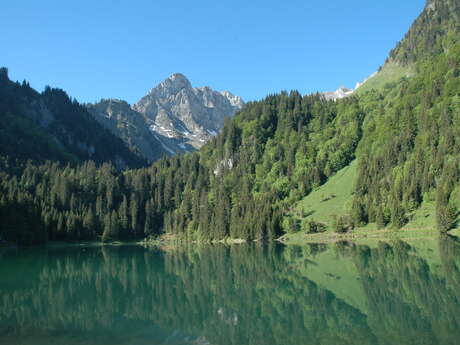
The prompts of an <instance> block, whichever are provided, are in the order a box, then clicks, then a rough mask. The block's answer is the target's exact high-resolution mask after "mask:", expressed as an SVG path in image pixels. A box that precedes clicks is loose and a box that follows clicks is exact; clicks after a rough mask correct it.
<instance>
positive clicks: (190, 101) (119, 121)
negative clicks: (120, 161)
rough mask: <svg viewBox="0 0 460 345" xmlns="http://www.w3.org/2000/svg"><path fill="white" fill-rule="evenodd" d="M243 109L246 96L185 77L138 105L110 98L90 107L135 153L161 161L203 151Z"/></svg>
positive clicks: (161, 87) (175, 77)
mask: <svg viewBox="0 0 460 345" xmlns="http://www.w3.org/2000/svg"><path fill="white" fill-rule="evenodd" d="M243 105H244V102H243V100H242V99H241V98H240V97H238V96H234V95H233V94H231V93H230V92H228V91H223V92H217V91H213V90H212V89H210V88H209V87H200V88H194V87H192V85H191V83H190V81H189V80H188V79H187V78H186V77H185V76H184V75H182V74H174V75H172V76H171V77H169V78H167V79H166V80H164V81H163V82H161V83H160V84H159V85H158V86H156V87H155V88H153V89H152V90H150V92H149V93H148V94H147V95H146V96H144V97H143V98H142V99H141V100H140V101H139V102H137V103H136V104H134V105H133V106H130V105H129V104H128V103H126V102H125V101H122V100H114V99H109V100H102V101H101V102H99V103H97V104H92V105H88V109H89V111H90V113H91V114H92V115H93V116H94V117H95V118H96V119H97V120H98V122H99V123H101V124H102V125H104V126H105V127H106V128H107V129H109V130H110V131H111V132H112V133H114V134H115V135H117V136H118V137H119V138H121V139H123V141H125V143H127V145H128V146H129V147H130V148H131V149H132V150H135V151H138V152H140V153H141V154H142V155H143V156H144V157H146V158H147V159H149V160H150V161H155V160H157V159H158V158H160V157H161V156H164V155H174V154H177V153H181V152H189V151H193V150H195V149H197V148H199V147H201V146H202V145H203V144H204V143H205V142H206V141H207V140H209V139H210V138H211V137H212V136H214V135H216V134H217V133H218V132H219V130H220V129H221V128H222V126H223V124H224V119H225V118H226V117H229V116H233V115H234V114H235V112H236V111H238V110H240V109H241V108H242V107H243Z"/></svg>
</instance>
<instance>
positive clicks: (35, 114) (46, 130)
mask: <svg viewBox="0 0 460 345" xmlns="http://www.w3.org/2000/svg"><path fill="white" fill-rule="evenodd" d="M0 131H1V135H0V155H2V156H8V157H10V158H12V159H22V160H27V159H32V160H35V161H36V162H44V161H45V160H57V161H60V162H67V163H69V162H72V163H77V162H82V161H86V160H93V161H95V162H97V163H103V162H112V163H113V164H114V165H116V166H117V167H118V168H120V169H125V168H135V167H140V166H143V165H145V163H146V162H145V160H144V159H143V158H142V157H141V156H139V155H138V154H136V153H134V152H131V151H129V150H128V148H127V147H126V146H125V144H124V143H123V142H122V141H121V140H120V139H119V138H117V137H115V136H114V135H113V134H112V133H110V132H109V131H108V130H106V129H105V128H104V127H102V126H101V125H100V124H99V123H97V122H96V121H95V120H94V119H93V118H92V117H91V116H90V115H89V114H88V112H87V110H86V108H85V107H83V106H81V105H80V104H78V103H77V102H76V101H75V100H71V99H70V97H69V96H68V95H67V94H66V93H65V92H64V91H62V90H59V89H53V88H50V87H47V88H46V90H45V91H44V92H42V93H38V92H37V91H35V90H34V89H32V88H31V87H30V86H29V84H28V83H26V82H23V83H22V84H19V83H14V82H12V81H11V80H10V79H9V78H8V70H7V69H6V68H1V69H0Z"/></svg>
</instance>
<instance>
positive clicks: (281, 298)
mask: <svg viewBox="0 0 460 345" xmlns="http://www.w3.org/2000/svg"><path fill="white" fill-rule="evenodd" d="M459 342H460V244H459V242H457V241H456V240H454V239H449V238H446V239H442V240H426V241H419V242H418V243H405V242H394V243H390V244H389V243H385V244H384V243H380V244H373V245H371V246H364V245H354V244H351V243H341V244H337V245H309V246H305V247H294V246H292V247H283V246H281V245H240V246H231V247H226V246H223V245H218V246H205V247H201V248H200V247H196V246H191V247H188V248H180V249H177V248H176V249H169V250H166V251H160V250H153V249H146V248H142V247H137V246H121V247H92V248H90V247H81V248H79V247H64V248H41V249H39V248H35V249H17V250H14V249H8V250H6V249H4V250H1V251H0V344H2V345H9V344H18V345H20V344H24V345H28V344H64V345H72V344H107V345H116V344H170V345H171V344H195V345H198V344H202V345H205V344H213V345H218V344H220V345H227V344H234V345H245V344H264V345H272V344H273V345H274V344H277V345H278V344H279V345H290V344H293V345H294V344H295V345H300V344H315V345H317V344H328V345H336V344H372V345H375V344H397V345H405V344H414V345H415V344H417V345H421V344H427V345H428V344H429V345H434V344H459Z"/></svg>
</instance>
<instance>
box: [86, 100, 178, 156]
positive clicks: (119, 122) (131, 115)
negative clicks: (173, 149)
mask: <svg viewBox="0 0 460 345" xmlns="http://www.w3.org/2000/svg"><path fill="white" fill-rule="evenodd" d="M88 110H89V112H90V114H92V115H93V117H94V118H95V119H96V120H97V121H98V122H99V123H100V124H102V125H103V126H104V127H105V128H107V129H108V130H110V131H111V132H112V133H113V134H115V135H116V136H117V137H119V138H121V139H122V140H123V141H124V142H125V143H126V144H127V145H128V147H129V148H130V149H131V150H133V151H136V152H138V153H140V154H142V155H143V156H144V157H145V158H147V159H148V160H149V161H152V162H153V161H155V160H157V159H159V158H161V157H162V156H164V155H165V154H169V153H170V152H169V151H168V150H166V149H165V148H164V147H163V145H162V143H161V141H160V140H158V139H157V138H156V137H155V136H154V135H152V132H151V131H150V129H149V127H148V126H147V124H146V122H145V119H144V117H143V116H142V115H141V114H139V113H138V112H136V111H134V110H133V109H131V106H130V105H129V104H128V103H127V102H125V101H122V100H117V99H107V100H101V101H100V102H99V103H97V104H94V105H89V106H88Z"/></svg>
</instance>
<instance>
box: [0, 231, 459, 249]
mask: <svg viewBox="0 0 460 345" xmlns="http://www.w3.org/2000/svg"><path fill="white" fill-rule="evenodd" d="M443 235H446V236H453V237H459V238H460V229H454V230H451V231H449V232H447V233H445V234H442V233H440V232H439V231H438V230H436V229H430V228H428V229H399V230H395V229H383V230H359V229H357V230H354V231H351V232H347V233H343V234H341V233H336V232H323V233H316V234H308V233H303V232H298V233H293V234H285V235H283V236H281V237H279V238H277V239H275V240H274V241H273V242H276V243H280V244H283V245H287V246H289V245H296V246H302V245H307V244H314V243H318V244H328V243H337V242H343V241H351V242H356V243H359V242H363V241H391V240H421V239H436V238H439V237H440V236H443ZM258 242H260V241H259V240H244V239H239V238H238V239H231V238H227V239H223V240H219V241H198V240H193V241H188V240H186V239H181V238H177V237H175V236H171V235H163V236H160V237H158V238H155V239H144V240H138V241H113V242H106V243H104V242H101V241H82V242H72V241H69V242H66V241H49V242H47V243H43V244H34V245H27V246H23V245H19V244H17V243H8V242H1V243H0V249H18V248H42V247H49V248H61V247H62V248H65V247H104V246H110V247H114V246H143V247H157V248H171V247H175V246H182V245H190V244H192V245H213V244H225V245H240V244H246V243H258Z"/></svg>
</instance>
